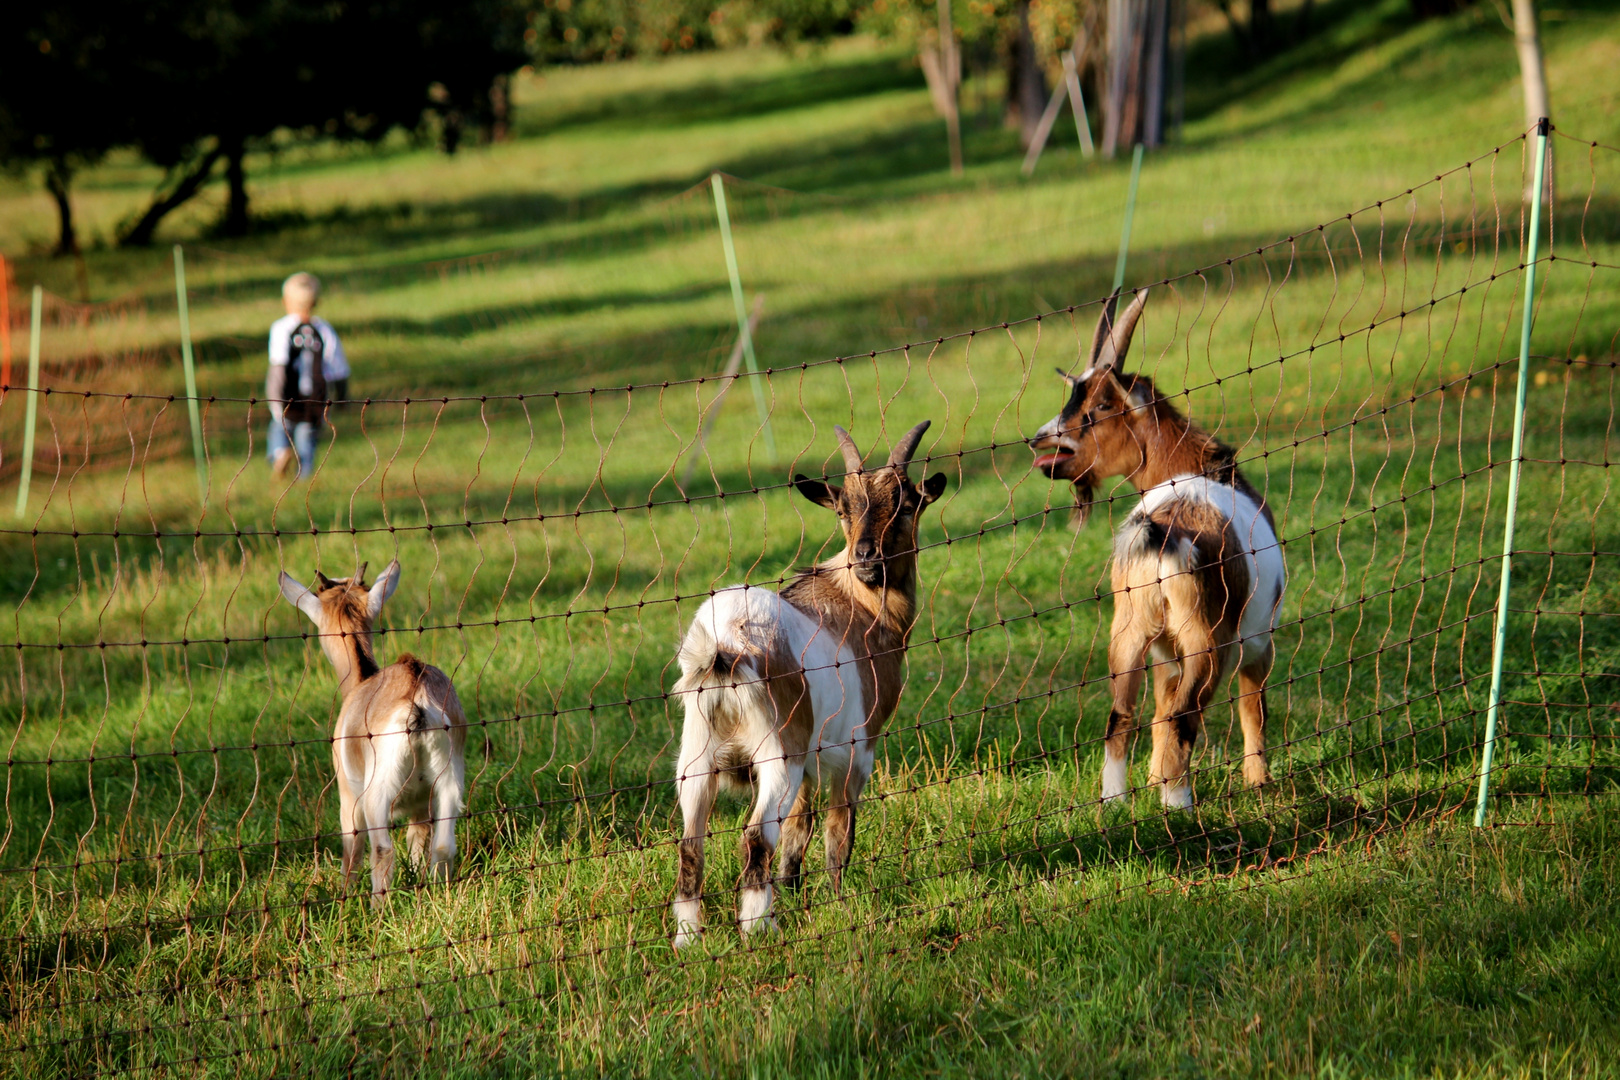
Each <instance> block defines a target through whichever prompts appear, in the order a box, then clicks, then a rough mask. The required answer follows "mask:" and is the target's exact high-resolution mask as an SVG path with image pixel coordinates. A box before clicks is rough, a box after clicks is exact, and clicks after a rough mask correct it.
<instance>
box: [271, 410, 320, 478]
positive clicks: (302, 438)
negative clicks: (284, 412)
mask: <svg viewBox="0 0 1620 1080" xmlns="http://www.w3.org/2000/svg"><path fill="white" fill-rule="evenodd" d="M289 446H292V447H295V448H296V449H297V451H298V471H297V472H296V473H294V474H293V479H294V480H297V479H299V478H300V477H302V476H304V475H305V474H307V473H313V472H314V471H315V425H314V424H312V423H310V422H309V421H308V420H304V421H301V422H299V423H296V424H293V425H292V439H291V440H290V441H289V440H288V438H287V425H286V424H285V423H284V422H283V421H281V420H276V419H271V421H270V437H269V439H268V440H267V441H266V444H265V449H266V455H265V456H266V457H267V458H268V459H269V461H270V464H271V465H274V464H275V463H276V456H277V455H278V454H280V453H281V452H282V451H283V450H285V449H287V448H288V447H289Z"/></svg>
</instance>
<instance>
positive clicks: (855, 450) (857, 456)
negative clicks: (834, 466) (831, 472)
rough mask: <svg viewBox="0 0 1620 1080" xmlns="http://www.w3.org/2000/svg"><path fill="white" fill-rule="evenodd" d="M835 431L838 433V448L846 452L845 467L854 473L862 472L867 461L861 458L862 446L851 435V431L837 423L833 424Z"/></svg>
mask: <svg viewBox="0 0 1620 1080" xmlns="http://www.w3.org/2000/svg"><path fill="white" fill-rule="evenodd" d="M833 431H834V432H836V433H837V435H838V449H840V450H842V451H843V452H844V468H845V469H847V470H849V471H850V472H852V473H856V472H860V471H861V470H862V469H864V468H865V467H866V463H865V462H863V461H862V460H861V450H860V447H858V446H856V445H855V440H854V439H852V438H850V437H849V432H847V431H845V430H844V429H843V428H841V427H839V426H838V425H837V424H834V425H833Z"/></svg>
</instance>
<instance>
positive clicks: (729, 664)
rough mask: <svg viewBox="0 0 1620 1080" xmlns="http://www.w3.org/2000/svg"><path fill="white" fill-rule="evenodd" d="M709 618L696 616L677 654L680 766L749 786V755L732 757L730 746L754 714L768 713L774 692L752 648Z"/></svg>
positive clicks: (723, 781)
mask: <svg viewBox="0 0 1620 1080" xmlns="http://www.w3.org/2000/svg"><path fill="white" fill-rule="evenodd" d="M705 622H706V620H705V619H703V618H702V617H701V614H700V617H699V618H697V619H694V620H693V622H692V625H691V627H690V629H688V630H687V632H686V637H685V638H684V639H683V640H682V641H681V649H680V653H679V655H678V657H677V659H678V660H679V663H680V665H681V677H680V679H679V680H677V681H676V683H675V686H674V688H673V691H674V693H675V695H676V696H677V697H679V698H680V699H681V702H682V704H683V705H684V707H685V709H686V725H685V731H684V733H683V735H682V740H681V741H682V751H681V758H682V770H683V771H689V770H690V769H691V768H692V767H693V766H697V767H700V768H702V769H703V770H704V771H711V770H712V771H714V772H715V773H716V774H717V779H718V780H719V783H720V784H721V786H722V787H735V786H746V785H747V783H748V767H747V764H746V761H747V757H746V755H744V757H743V758H742V760H741V761H737V760H733V755H732V753H731V752H730V749H729V748H730V746H731V744H732V742H733V741H734V736H735V734H736V733H737V732H738V730H739V729H743V728H746V727H748V726H749V720H750V718H751V717H758V716H766V715H770V711H771V705H770V694H769V691H768V690H767V688H766V686H765V683H764V681H763V679H762V677H761V675H760V672H759V669H758V665H757V664H756V663H755V661H754V658H753V657H752V656H751V655H750V654H749V652H747V651H745V650H744V649H742V648H739V647H738V646H737V645H736V644H735V643H732V642H724V641H721V640H719V639H718V638H717V636H716V635H715V634H714V632H713V630H712V629H711V628H710V627H709V626H707V625H705ZM700 763H701V764H700Z"/></svg>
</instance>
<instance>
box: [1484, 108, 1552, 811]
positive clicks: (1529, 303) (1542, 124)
mask: <svg viewBox="0 0 1620 1080" xmlns="http://www.w3.org/2000/svg"><path fill="white" fill-rule="evenodd" d="M1547 127H1548V124H1547V118H1546V117H1545V116H1543V117H1542V118H1541V119H1540V120H1539V121H1537V123H1536V180H1535V188H1534V194H1533V195H1532V197H1531V203H1530V237H1529V240H1528V241H1527V244H1526V247H1527V249H1528V250H1527V252H1526V256H1525V266H1524V319H1523V321H1522V323H1521V324H1520V327H1519V385H1518V387H1517V392H1516V393H1515V395H1514V401H1513V456H1512V458H1510V459H1509V460H1508V494H1507V523H1506V525H1504V526H1503V528H1502V588H1501V591H1500V592H1498V593H1497V594H1496V644H1495V646H1494V647H1493V648H1492V650H1491V698H1490V707H1489V709H1488V710H1487V712H1486V713H1485V747H1484V750H1483V751H1482V752H1481V754H1480V760H1479V801H1478V802H1477V803H1476V804H1475V806H1474V827H1475V828H1481V827H1483V826H1484V824H1485V809H1486V806H1487V804H1488V802H1489V800H1490V797H1491V759H1492V757H1494V756H1495V752H1496V718H1497V714H1498V713H1499V712H1500V711H1501V708H1502V662H1503V657H1504V655H1505V654H1506V652H1507V628H1508V587H1509V585H1511V584H1512V581H1513V527H1514V525H1515V524H1516V523H1517V519H1518V516H1519V463H1520V461H1521V460H1522V459H1523V457H1524V403H1525V392H1526V389H1527V387H1528V386H1529V384H1530V327H1531V324H1532V323H1533V322H1534V316H1535V303H1536V250H1537V242H1538V241H1539V240H1540V239H1541V191H1542V181H1543V180H1544V179H1545V178H1546V173H1547Z"/></svg>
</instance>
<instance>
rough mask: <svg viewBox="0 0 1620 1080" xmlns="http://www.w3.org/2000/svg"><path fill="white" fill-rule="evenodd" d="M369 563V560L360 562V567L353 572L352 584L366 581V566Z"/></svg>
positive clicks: (361, 583)
mask: <svg viewBox="0 0 1620 1080" xmlns="http://www.w3.org/2000/svg"><path fill="white" fill-rule="evenodd" d="M370 565H371V564H370V563H369V562H363V563H361V564H360V569H358V570H356V571H355V572H354V584H356V585H364V584H365V583H366V567H368V566H370Z"/></svg>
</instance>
